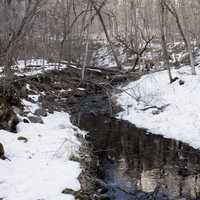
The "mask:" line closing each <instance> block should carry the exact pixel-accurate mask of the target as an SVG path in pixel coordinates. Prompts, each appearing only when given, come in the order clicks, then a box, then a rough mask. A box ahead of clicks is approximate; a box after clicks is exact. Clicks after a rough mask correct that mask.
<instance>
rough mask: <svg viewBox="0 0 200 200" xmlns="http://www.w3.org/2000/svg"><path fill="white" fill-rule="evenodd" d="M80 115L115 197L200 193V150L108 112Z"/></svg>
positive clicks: (102, 175) (133, 198) (191, 195)
mask: <svg viewBox="0 0 200 200" xmlns="http://www.w3.org/2000/svg"><path fill="white" fill-rule="evenodd" d="M80 119H81V120H80V128H82V129H84V130H86V131H88V132H89V133H88V138H89V139H90V142H91V144H92V149H93V152H94V154H95V155H96V156H97V157H98V159H99V166H100V167H99V178H101V179H102V180H103V181H104V182H106V184H107V185H108V192H107V195H108V196H109V197H110V199H112V200H114V199H116V200H136V199H140V200H142V199H149V200H150V199H160V200H164V199H174V200H175V199H198V197H200V151H199V150H195V149H193V148H192V147H190V146H189V145H187V144H184V143H182V142H179V141H176V140H172V139H166V138H163V137H162V136H159V135H153V134H150V133H147V132H146V130H144V129H138V128H136V127H135V126H134V125H132V124H130V123H129V122H127V121H123V120H118V119H114V118H110V117H106V116H104V115H97V116H96V115H94V114H82V115H81V117H80ZM144 123H145V122H144ZM188 134H189V133H188Z"/></svg>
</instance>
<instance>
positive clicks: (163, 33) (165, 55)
mask: <svg viewBox="0 0 200 200" xmlns="http://www.w3.org/2000/svg"><path fill="white" fill-rule="evenodd" d="M160 7H161V42H162V49H163V58H164V62H165V66H166V67H167V70H168V75H169V81H170V83H172V82H173V78H172V73H171V69H170V63H169V54H168V51H167V45H166V13H165V11H166V9H165V7H164V4H163V0H160Z"/></svg>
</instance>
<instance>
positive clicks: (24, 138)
mask: <svg viewBox="0 0 200 200" xmlns="http://www.w3.org/2000/svg"><path fill="white" fill-rule="evenodd" d="M17 140H19V141H23V142H24V143H27V142H28V139H27V138H26V137H23V136H19V137H18V138H17Z"/></svg>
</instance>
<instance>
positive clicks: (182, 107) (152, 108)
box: [117, 66, 200, 148]
mask: <svg viewBox="0 0 200 200" xmlns="http://www.w3.org/2000/svg"><path fill="white" fill-rule="evenodd" d="M197 72H198V75H197V76H192V75H190V74H191V72H190V67H189V66H186V67H183V68H181V69H179V70H175V69H174V70H173V71H172V73H173V76H174V77H179V78H180V79H181V80H183V81H184V84H183V85H180V84H179V81H176V82H174V83H173V84H169V80H168V74H167V71H162V72H157V73H152V74H149V75H145V76H143V77H142V78H141V79H140V80H138V81H136V82H132V83H130V84H128V85H127V86H126V87H123V88H120V89H122V90H123V92H122V93H121V94H120V95H118V103H119V104H120V105H121V106H122V107H123V108H124V111H123V112H121V113H119V114H118V116H117V117H118V118H122V119H124V120H128V121H130V122H132V123H134V124H135V125H136V126H138V127H143V128H146V129H148V131H149V132H151V133H154V134H161V135H164V136H165V137H167V138H174V139H177V140H181V141H183V142H186V143H188V144H190V145H192V146H193V147H195V148H200V75H199V74H200V70H199V69H197Z"/></svg>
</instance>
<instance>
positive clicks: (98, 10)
mask: <svg viewBox="0 0 200 200" xmlns="http://www.w3.org/2000/svg"><path fill="white" fill-rule="evenodd" d="M90 2H91V3H92V6H93V8H94V9H95V11H96V14H97V15H98V17H99V20H100V22H101V25H102V27H103V31H104V33H105V36H106V39H107V41H108V44H109V46H110V48H111V50H112V53H113V56H114V58H115V62H116V64H117V67H118V69H119V70H121V69H122V66H121V63H120V62H119V60H118V57H117V54H116V52H115V49H114V46H113V44H112V41H111V39H110V37H109V34H108V31H107V28H106V25H105V23H104V19H103V16H102V15H101V9H99V8H97V6H96V5H95V3H94V2H93V0H90ZM104 2H105V1H104ZM103 4H104V3H103ZM101 7H102V6H101Z"/></svg>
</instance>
